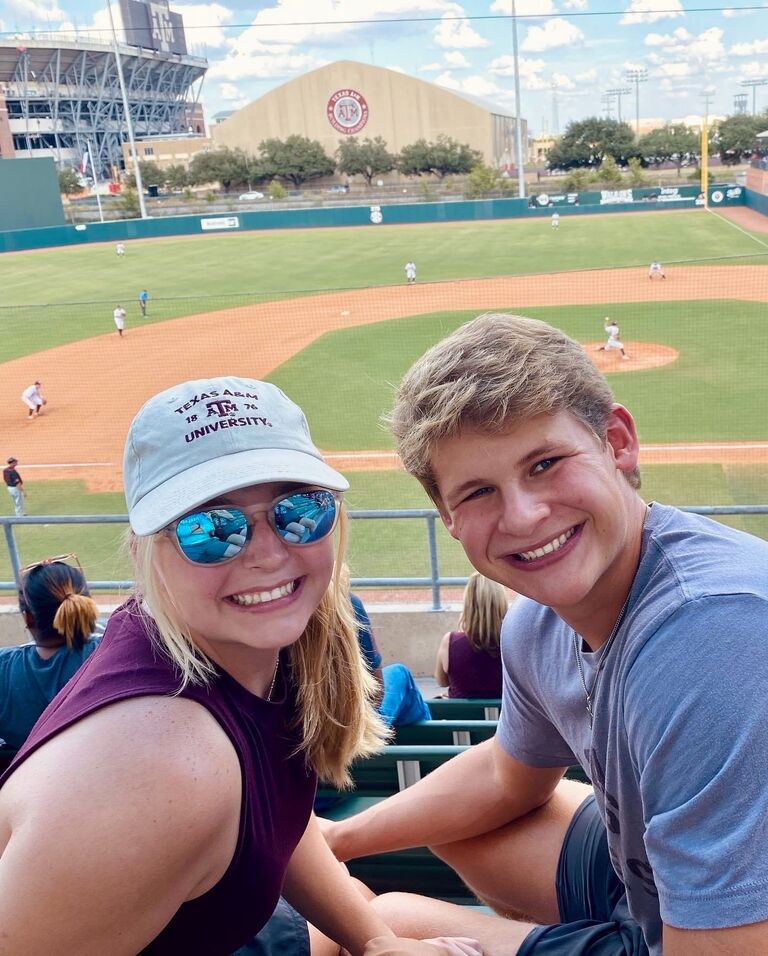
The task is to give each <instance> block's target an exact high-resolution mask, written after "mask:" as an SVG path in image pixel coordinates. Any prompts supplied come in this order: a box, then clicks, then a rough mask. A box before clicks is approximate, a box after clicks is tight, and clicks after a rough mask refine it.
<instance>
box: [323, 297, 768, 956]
mask: <svg viewBox="0 0 768 956" xmlns="http://www.w3.org/2000/svg"><path fill="white" fill-rule="evenodd" d="M391 423H392V428H393V431H394V434H395V438H396V440H397V445H398V450H399V452H400V455H401V458H402V460H403V463H404V465H405V467H406V469H407V470H408V471H409V472H410V473H411V474H412V475H414V476H415V477H416V478H418V480H419V481H420V482H421V483H422V485H423V486H424V488H425V489H426V491H427V492H428V494H429V495H430V497H431V498H432V500H433V501H434V502H435V505H436V506H437V508H438V509H439V511H440V515H441V517H442V519H443V522H444V523H445V526H446V527H447V529H448V531H449V532H450V533H451V535H452V536H453V537H454V538H456V539H457V540H459V541H460V542H461V544H462V546H463V547H464V550H465V552H466V554H467V556H468V558H469V559H470V561H471V563H472V564H473V565H474V566H475V568H477V570H478V571H480V572H481V573H482V574H484V575H486V576H487V577H490V578H493V579H495V580H497V581H499V582H501V583H502V584H504V585H506V586H507V587H509V588H511V589H512V590H514V591H517V592H518V593H519V595H520V597H519V598H518V599H517V600H516V601H515V602H513V604H512V607H511V609H510V611H509V613H508V615H507V617H506V619H505V623H504V627H503V631H502V657H503V663H504V694H503V706H502V712H501V719H500V722H499V729H498V732H497V734H496V737H495V738H494V740H492V741H488V742H487V743H483V744H479V745H478V746H475V747H473V748H471V749H470V750H469V751H467V752H466V753H464V754H462V755H460V756H459V757H457V758H455V759H454V760H452V761H451V762H450V763H448V764H446V765H444V766H443V767H441V768H439V769H438V770H436V771H435V772H433V773H431V774H430V775H429V776H428V777H426V778H424V779H423V780H422V781H421V782H419V783H418V784H416V785H415V786H413V787H410V788H408V789H407V790H405V791H403V792H401V793H399V794H397V795H396V796H394V797H392V798H390V799H389V800H388V801H386V802H385V803H384V804H379V805H378V806H377V807H376V808H375V809H374V810H371V811H369V812H365V813H362V814H360V815H359V816H358V817H353V818H351V819H348V820H346V821H343V822H339V823H335V824H328V825H327V828H326V835H327V838H328V839H329V842H330V844H331V846H332V848H333V849H334V850H335V852H336V854H337V856H338V857H339V858H340V859H343V860H346V859H349V858H351V857H355V856H361V855H365V854H369V853H379V852H382V851H386V850H392V849H396V848H401V847H408V846H416V845H422V844H426V845H429V846H431V847H432V848H433V850H434V852H436V853H437V854H438V856H440V857H442V858H443V859H444V860H446V861H447V862H448V863H450V864H451V866H453V867H454V868H455V869H456V870H457V871H458V872H459V873H460V875H461V876H462V877H463V878H464V880H465V881H466V882H467V883H468V885H469V886H470V887H471V888H472V889H473V890H474V891H475V893H476V894H477V895H478V896H479V897H480V898H481V899H482V900H484V901H485V902H487V903H488V904H489V905H490V906H492V907H493V908H494V909H495V910H496V911H497V912H498V913H502V914H512V915H514V914H525V917H524V918H522V917H520V918H518V919H513V920H510V919H505V920H499V919H496V918H493V917H487V916H483V915H482V914H476V913H474V912H468V911H467V910H466V909H465V908H464V907H452V906H450V904H446V903H442V902H438V901H434V900H428V899H424V898H421V897H417V896H406V895H404V894H394V895H392V896H384V897H381V898H380V899H379V900H378V902H377V904H376V905H377V906H379V908H380V911H381V912H382V913H383V914H384V915H385V917H386V918H387V919H388V920H390V921H391V923H392V925H393V928H394V929H395V931H396V932H399V933H403V934H409V935H410V934H414V935H420V934H429V933H433V932H435V931H438V930H439V931H440V932H447V933H450V932H455V931H456V928H457V927H459V926H460V927H461V930H462V932H464V933H467V934H470V935H471V936H473V937H475V938H477V939H478V940H479V941H480V942H481V943H482V944H483V947H484V952H485V953H486V954H489V956H494V954H504V956H507V954H510V953H519V954H524V956H532V954H533V956H544V954H546V956H559V954H562V956H566V954H567V956H598V954H599V956H614V954H615V956H619V954H621V956H627V954H633V956H646V954H648V953H650V954H652V956H660V954H661V953H662V951H663V953H664V956H690V954H694V953H695V954H711V953H724V954H725V953H729V954H731V953H733V954H739V956H758V954H765V953H768V922H767V921H768V893H766V886H768V853H766V847H767V846H768V788H766V787H765V785H764V781H765V779H766V777H767V776H768V746H767V745H766V729H765V728H766V726H768V693H766V687H768V654H766V649H765V641H766V637H765V635H766V633H768V544H767V543H766V542H764V541H761V540H759V539H757V538H755V537H752V536H751V535H748V534H744V533H743V532H740V531H735V530H733V529H731V528H727V527H724V526H723V525H720V524H718V523H717V522H714V521H711V520H709V519H707V518H703V517H698V516H694V515H690V514H685V513H683V512H681V511H679V510H677V509H676V508H672V507H669V506H666V505H662V504H658V503H653V504H650V505H649V504H646V502H645V501H644V500H643V499H642V498H641V497H640V494H639V493H638V488H639V486H640V476H639V471H638V457H639V444H638V438H637V432H636V429H635V423H634V421H633V419H632V416H631V414H630V412H629V411H628V410H627V409H626V408H624V407H623V406H621V405H618V404H616V403H615V402H614V400H613V395H612V394H611V391H610V389H609V387H608V385H607V383H606V381H605V379H604V378H603V377H602V375H601V374H600V373H599V372H598V371H597V369H596V368H595V367H594V366H593V364H592V363H591V361H590V360H589V358H588V356H587V355H586V353H585V352H584V351H583V349H582V348H581V346H580V345H579V344H578V343H576V342H574V341H572V340H571V339H569V338H568V337H567V336H566V335H564V334H563V333H562V332H560V331H558V330H556V329H554V328H551V327H550V326H548V325H545V324H544V323H542V322H536V321H533V320H530V319H524V318H519V317H515V316H505V315H485V316H481V317H480V318H478V319H476V320H475V321H474V322H470V323H468V324H467V325H465V326H463V327H462V328H460V329H459V330H458V331H457V332H455V333H454V334H453V335H452V336H450V337H449V338H447V339H446V340H445V341H443V342H441V343H439V344H438V345H436V346H435V347H434V348H432V349H430V350H429V351H428V352H427V353H426V355H424V356H423V357H422V358H421V359H420V360H419V361H418V362H416V364H415V365H414V366H413V368H411V370H410V371H409V372H408V373H407V374H406V376H405V378H404V379H403V381H402V382H401V384H400V388H399V391H398V394H397V400H396V404H395V408H394V411H393V412H392V415H391ZM571 764H580V765H581V767H582V768H583V770H584V771H585V772H586V774H587V775H588V777H589V778H590V779H591V780H592V782H593V789H592V790H590V789H589V788H588V787H586V786H584V785H582V784H579V783H576V782H572V781H566V780H563V772H564V769H565V768H566V767H567V766H569V765H571Z"/></svg>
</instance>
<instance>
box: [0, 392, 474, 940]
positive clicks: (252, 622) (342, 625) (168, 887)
mask: <svg viewBox="0 0 768 956" xmlns="http://www.w3.org/2000/svg"><path fill="white" fill-rule="evenodd" d="M123 479H124V486H125V495H126V500H127V503H128V512H129V520H130V526H131V529H130V537H129V547H130V552H131V555H132V558H133V563H134V568H135V575H136V592H135V594H134V596H133V597H132V598H131V599H130V600H128V601H127V602H126V603H125V604H124V605H123V607H122V608H120V609H119V610H118V611H116V612H115V613H114V614H113V615H112V617H111V619H110V622H109V625H108V627H107V631H106V633H105V636H104V639H103V641H102V643H101V646H100V647H99V649H98V650H97V651H96V653H95V654H93V655H92V656H91V658H89V660H88V661H87V662H86V664H85V665H84V666H83V667H82V668H81V669H80V671H78V673H77V675H76V676H75V678H74V679H73V680H72V681H71V682H70V683H69V684H68V685H67V687H65V688H64V690H63V691H62V692H61V693H60V694H59V695H58V696H57V697H56V698H55V699H54V700H53V702H52V703H51V705H50V706H49V707H48V708H47V709H46V711H45V712H44V713H43V715H42V717H41V718H40V720H39V721H38V723H37V724H36V725H35V727H34V728H33V730H32V732H31V734H30V736H29V738H28V740H27V742H26V743H25V745H24V747H23V748H22V749H21V750H20V752H19V754H18V756H17V758H16V760H15V761H14V763H13V764H12V765H11V767H10V768H9V770H8V771H7V773H6V775H5V776H4V777H3V778H2V779H0V785H1V786H2V790H0V884H2V885H4V886H7V887H12V888H13V892H12V893H10V892H9V893H4V894H0V926H2V927H3V942H4V943H5V949H7V951H8V952H9V953H10V952H14V953H22V952H23V953H29V954H33V953H43V952H50V951H52V950H55V951H56V952H57V953H61V954H65V956H67V954H70V956H75V954H77V956H90V954H94V956H95V954H101V953H104V952H108V953H110V956H122V954H126V956H128V954H136V953H142V954H152V956H177V954H180V953H183V954H184V956H229V954H230V953H232V952H233V951H234V950H236V949H237V948H238V947H240V946H242V945H244V944H246V943H248V941H249V940H250V939H251V938H252V937H253V936H254V934H256V933H257V932H258V931H259V930H260V929H261V928H262V926H263V925H264V924H265V923H266V922H267V920H268V919H269V917H270V915H271V914H272V912H273V910H274V908H275V906H276V904H277V903H278V899H279V897H280V894H281V892H283V893H284V895H285V896H286V897H287V898H288V900H289V901H290V902H291V903H292V904H293V905H295V906H296V907H297V908H298V909H299V910H300V911H301V912H302V913H303V915H304V916H305V917H306V918H307V919H309V920H311V921H312V922H313V923H314V924H316V925H317V926H319V927H320V929H322V930H323V931H324V932H325V933H326V934H327V935H328V937H331V938H332V939H334V940H336V943H331V940H330V939H328V938H325V937H322V936H321V935H320V934H319V933H318V934H316V936H314V937H313V940H312V952H313V954H318V953H321V952H322V953H331V952H338V946H339V944H340V945H342V946H344V947H346V949H347V950H349V952H351V953H352V954H353V956H354V954H366V956H369V954H370V956H374V954H376V956H384V954H387V956H390V954H392V956H394V954H401V953H402V954H406V953H408V954H417V953H419V954H421V953H423V954H424V956H436V954H437V953H444V954H447V953H451V954H458V953H464V954H470V956H472V954H478V953H479V952H480V951H479V949H478V948H476V946H475V945H474V944H473V943H471V942H470V941H435V943H434V944H431V943H428V942H418V941H414V940H397V939H395V937H394V936H393V934H392V933H391V931H390V930H389V929H388V928H387V926H386V925H385V924H384V923H383V922H382V921H381V919H380V917H378V916H377V915H376V914H375V913H374V911H373V910H372V908H370V906H369V904H368V903H367V902H366V901H365V900H364V899H363V896H362V895H361V894H360V893H359V892H358V891H357V889H356V888H355V886H354V884H353V882H352V881H351V880H350V878H349V876H348V875H347V873H346V871H345V870H344V869H343V868H342V867H341V866H340V865H339V864H338V863H337V862H336V860H335V858H334V857H333V856H332V854H331V852H330V850H329V849H328V847H327V845H326V844H325V841H324V840H323V838H322V836H321V834H320V831H319V828H318V826H317V823H316V821H315V818H314V817H313V816H312V813H311V810H312V801H313V797H314V791H315V783H316V780H317V776H318V775H320V776H322V777H323V778H324V779H326V780H331V781H333V782H334V783H336V784H337V785H343V784H345V783H347V782H348V780H349V776H348V767H349V764H350V762H351V761H352V760H353V759H354V758H355V757H357V756H361V755H365V754H369V753H371V752H372V751H373V750H375V749H376V748H377V747H378V745H379V744H380V742H381V740H382V738H383V733H384V732H383V729H382V727H381V725H380V723H379V722H378V719H377V717H376V716H375V713H374V711H373V709H372V707H371V706H370V699H371V694H372V686H371V684H372V682H371V678H370V675H369V674H368V673H367V671H366V669H365V667H364V665H363V663H362V660H361V657H360V653H359V650H358V645H357V639H356V634H355V626H354V619H353V617H352V614H351V611H350V607H349V601H348V599H347V597H346V595H345V594H344V592H343V591H341V590H340V589H339V588H338V586H334V584H333V582H332V579H333V577H334V574H335V573H336V572H337V571H338V569H339V568H340V567H341V559H342V551H343V546H344V539H345V530H346V529H345V519H344V515H343V510H342V505H341V492H343V491H344V490H345V489H346V488H347V487H348V484H347V481H346V480H345V479H344V478H343V476H342V475H340V474H339V473H338V472H336V471H334V470H333V469H332V468H330V467H329V466H328V465H327V464H326V463H325V462H324V461H323V459H322V457H321V455H320V453H319V452H318V450H317V449H316V448H315V446H314V445H313V444H312V440H311V438H310V435H309V429H308V427H307V422H306V419H305V417H304V415H303V413H302V411H301V409H299V408H298V407H297V406H296V405H295V404H294V403H293V402H291V401H290V400H289V399H288V398H287V397H286V396H285V395H284V394H283V392H282V391H280V389H278V388H276V387H275V386H274V385H270V384H268V383H265V382H257V381H252V380H247V379H237V378H217V379H209V380H200V381H193V382H187V383H184V384H182V385H179V386H177V387H175V388H171V389H168V390H166V391H164V392H162V393H160V394H159V395H156V396H155V397H154V398H152V399H150V400H149V401H148V402H147V403H146V404H145V405H144V407H143V408H142V409H141V410H140V411H139V413H138V415H137V416H136V418H135V419H134V421H133V423H132V425H131V427H130V431H129V434H128V440H127V442H126V448H125V458H124V465H123ZM335 528H337V529H338V535H336V546H335V547H334V535H333V531H334V529H335ZM42 859H44V860H45V865H44V866H41V865H40V861H41V860H42ZM41 899H43V900H44V901H45V908H44V909H43V910H42V911H41V909H40V900H41ZM294 924H295V925H294V926H293V929H292V932H293V933H294V937H292V938H290V939H289V938H287V937H286V938H284V939H282V940H280V946H281V947H282V948H281V949H280V950H279V951H282V952H290V953H291V954H294V953H295V954H296V956H301V954H302V953H308V952H309V939H308V934H307V928H306V924H305V923H304V922H303V921H301V920H298V921H294Z"/></svg>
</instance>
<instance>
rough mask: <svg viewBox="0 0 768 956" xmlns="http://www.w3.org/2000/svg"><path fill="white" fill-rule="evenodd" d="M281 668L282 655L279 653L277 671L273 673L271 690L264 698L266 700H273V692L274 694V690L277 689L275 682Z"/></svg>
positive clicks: (276, 662) (276, 663)
mask: <svg viewBox="0 0 768 956" xmlns="http://www.w3.org/2000/svg"><path fill="white" fill-rule="evenodd" d="M279 670H280V655H279V654H278V655H277V660H276V661H275V672H274V674H273V675H272V683H271V684H270V685H269V690H268V691H267V696H266V697H265V698H264V699H265V700H268V701H271V700H272V694H273V692H274V690H275V684H276V683H277V672H278V671H279Z"/></svg>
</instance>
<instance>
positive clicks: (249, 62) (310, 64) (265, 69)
mask: <svg viewBox="0 0 768 956" xmlns="http://www.w3.org/2000/svg"><path fill="white" fill-rule="evenodd" d="M326 62H327V61H326V60H319V59H316V58H315V57H313V56H307V55H305V54H292V53H270V52H262V53H247V54H242V53H231V54H229V55H228V56H227V57H226V58H225V59H223V60H219V61H218V62H215V63H212V64H211V66H210V68H209V70H208V73H207V78H208V79H209V80H219V79H220V80H234V81H236V80H245V79H259V80H284V79H288V78H290V77H292V76H296V75H297V74H299V73H307V72H308V71H309V70H314V69H317V67H319V66H323V65H324V64H325V63H326Z"/></svg>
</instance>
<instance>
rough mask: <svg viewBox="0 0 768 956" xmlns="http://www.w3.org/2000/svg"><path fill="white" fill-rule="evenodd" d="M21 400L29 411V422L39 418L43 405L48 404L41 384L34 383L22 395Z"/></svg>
mask: <svg viewBox="0 0 768 956" xmlns="http://www.w3.org/2000/svg"><path fill="white" fill-rule="evenodd" d="M21 400H22V402H24V404H25V405H26V406H27V408H28V409H29V414H28V415H27V421H31V420H32V419H33V418H37V417H38V416H39V415H40V409H41V408H42V407H43V405H47V404H48V403H47V401H46V400H45V399H44V398H43V395H42V392H41V391H40V382H33V383H32V384H31V385H28V386H27V387H26V388H25V389H24V391H23V392H22V393H21Z"/></svg>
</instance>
